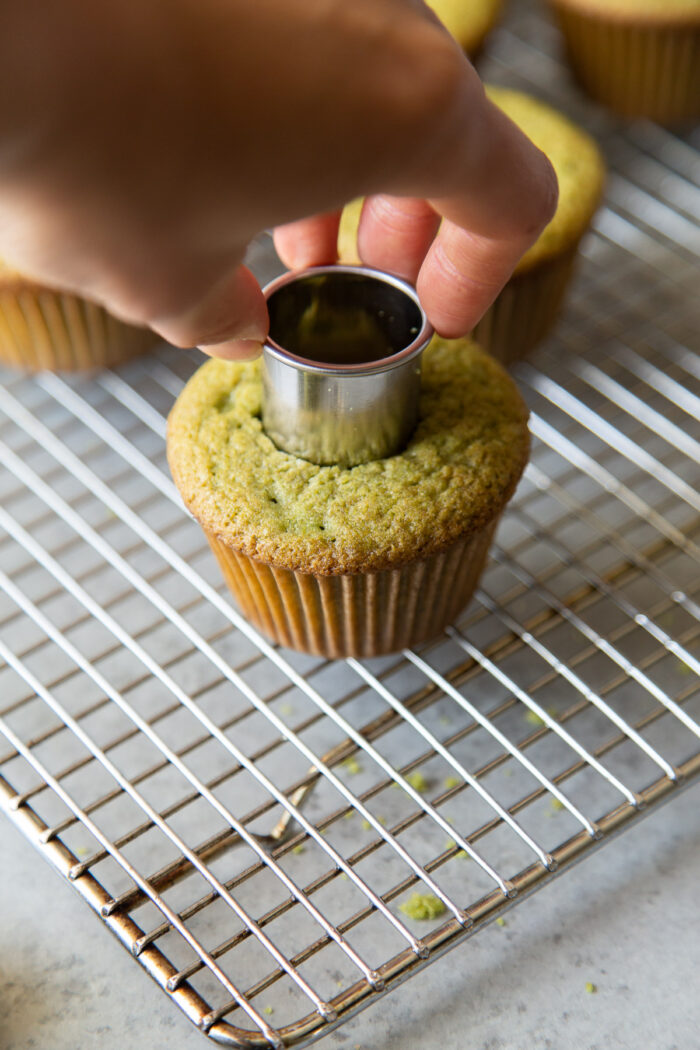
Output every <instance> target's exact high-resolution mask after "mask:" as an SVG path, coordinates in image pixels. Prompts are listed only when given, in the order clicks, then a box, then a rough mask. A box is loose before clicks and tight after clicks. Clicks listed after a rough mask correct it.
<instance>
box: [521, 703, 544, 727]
mask: <svg viewBox="0 0 700 1050" xmlns="http://www.w3.org/2000/svg"><path fill="white" fill-rule="evenodd" d="M525 721H526V722H529V724H530V725H531V726H543V725H544V718H540V716H539V715H538V714H537V712H536V711H531V710H530V708H529V707H528V709H527V711H526V712H525Z"/></svg>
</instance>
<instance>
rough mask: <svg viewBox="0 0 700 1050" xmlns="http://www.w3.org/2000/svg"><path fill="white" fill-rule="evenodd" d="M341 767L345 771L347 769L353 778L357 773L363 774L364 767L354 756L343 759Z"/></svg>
mask: <svg viewBox="0 0 700 1050" xmlns="http://www.w3.org/2000/svg"><path fill="white" fill-rule="evenodd" d="M341 765H342V766H343V768H344V769H347V771H348V773H349V774H350V776H351V777H354V776H355V775H356V774H357V773H361V772H362V766H361V765H360V763H359V762H358V761H357V759H356V758H355V756H354V755H348V757H347V758H345V759H343V761H342V763H341Z"/></svg>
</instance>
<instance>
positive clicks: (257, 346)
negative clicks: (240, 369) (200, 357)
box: [199, 339, 263, 361]
mask: <svg viewBox="0 0 700 1050" xmlns="http://www.w3.org/2000/svg"><path fill="white" fill-rule="evenodd" d="M262 348H263V345H262V342H261V340H260V339H227V340H226V342H225V343H212V344H210V345H209V346H200V348H199V349H200V350H203V351H204V353H205V354H209V356H210V357H220V358H222V359H223V360H225V361H253V360H254V359H255V358H256V357H260V354H261V353H262Z"/></svg>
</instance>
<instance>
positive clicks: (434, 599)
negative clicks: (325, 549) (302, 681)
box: [205, 519, 498, 658]
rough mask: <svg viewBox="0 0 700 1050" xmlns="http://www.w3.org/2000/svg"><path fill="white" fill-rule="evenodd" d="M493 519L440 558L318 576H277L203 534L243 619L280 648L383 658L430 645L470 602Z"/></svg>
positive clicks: (278, 573) (284, 573)
mask: <svg viewBox="0 0 700 1050" xmlns="http://www.w3.org/2000/svg"><path fill="white" fill-rule="evenodd" d="M497 520H498V519H495V520H494V521H493V522H491V523H490V524H489V525H488V526H486V528H484V529H481V530H480V531H479V532H478V533H474V534H472V535H471V536H469V537H468V538H467V539H465V540H461V541H459V542H457V543H455V544H453V545H452V546H451V547H449V548H448V549H447V550H445V551H443V552H441V553H440V554H435V555H432V556H430V557H427V558H424V559H421V560H417V561H415V562H411V563H410V564H408V565H404V566H401V567H400V568H397V569H388V570H385V571H382V572H374V573H366V574H361V573H358V574H346V575H338V576H315V575H312V574H310V573H304V572H293V571H291V570H289V569H278V568H274V567H272V566H271V565H267V564H265V563H263V562H260V561H256V560H254V559H253V558H249V557H248V556H247V555H245V554H240V553H239V552H238V551H235V550H233V548H232V547H230V546H228V544H226V543H223V542H222V541H221V540H220V539H219V538H218V537H217V536H215V535H213V534H212V533H211V532H208V531H207V530H205V533H206V536H207V539H208V540H209V543H210V545H211V548H212V550H213V551H214V554H215V555H216V557H217V559H218V561H219V565H220V566H221V569H222V571H223V574H224V577H225V579H226V582H227V583H228V585H229V588H230V589H231V592H232V594H233V596H234V598H235V599H236V601H237V603H238V604H239V606H240V608H241V611H242V612H243V614H244V616H245V617H246V618H247V619H248V620H249V621H250V622H251V623H252V624H253V625H254V626H255V627H257V628H258V629H259V630H260V631H262V632H263V634H265V635H267V636H268V637H269V638H271V639H272V640H273V641H275V642H279V643H280V644H281V645H285V646H288V647H289V648H291V649H299V650H301V651H302V652H307V653H313V654H315V655H317V656H326V657H332V658H337V657H343V656H358V657H370V656H380V655H381V654H383V653H393V652H398V651H399V650H401V649H404V648H407V647H410V646H413V645H417V644H418V643H419V642H422V641H425V640H426V639H428V638H431V637H433V636H434V635H435V634H437V633H438V632H439V631H440V630H441V629H442V628H443V627H445V626H446V625H447V624H448V623H450V622H451V621H452V620H453V619H454V618H455V616H457V614H458V613H459V612H460V611H461V610H462V609H463V608H464V606H465V605H466V604H467V602H468V601H469V599H470V597H471V596H472V594H473V592H474V589H475V587H476V585H477V582H478V580H479V576H480V575H481V571H482V569H483V567H484V563H485V561H486V556H487V553H488V549H489V544H490V543H491V538H492V536H493V532H494V529H495V527H496V524H497Z"/></svg>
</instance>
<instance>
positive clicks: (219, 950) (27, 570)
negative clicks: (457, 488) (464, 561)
mask: <svg viewBox="0 0 700 1050" xmlns="http://www.w3.org/2000/svg"><path fill="white" fill-rule="evenodd" d="M555 46H556V44H555V41H554V37H553V30H551V28H550V27H549V26H548V25H547V23H545V22H544V21H543V19H542V18H541V17H540V16H539V14H538V13H537V12H536V11H533V10H532V9H531V8H530V7H529V6H528V5H525V6H524V7H523V9H522V10H519V11H518V12H517V13H516V14H515V15H514V16H513V17H512V19H511V20H510V21H509V23H507V25H506V27H505V28H503V29H502V30H501V31H500V32H499V33H498V34H496V36H495V38H494V43H493V47H492V48H491V51H490V57H489V59H488V62H487V66H486V72H487V75H491V76H492V77H493V78H494V79H496V78H498V79H499V80H501V81H502V82H506V83H510V84H512V85H513V86H516V87H521V88H524V89H526V90H535V91H536V92H537V93H538V94H540V95H544V96H547V95H548V96H549V97H551V98H554V96H555V94H556V99H555V101H556V102H557V104H558V105H559V106H560V107H563V108H566V109H567V110H568V111H569V112H571V113H572V114H573V115H574V116H575V117H577V118H578V119H579V120H581V121H582V122H584V123H587V124H588V125H589V126H594V129H595V131H596V132H597V134H598V135H599V137H600V138H601V141H602V142H603V145H604V147H605V149H606V151H607V154H608V158H609V160H610V163H611V167H612V174H611V179H610V185H609V190H608V196H607V204H606V206H605V207H604V208H603V210H602V211H601V213H600V214H599V216H598V217H597V220H596V222H595V228H594V231H593V233H592V234H591V235H590V236H589V237H588V239H587V240H586V242H585V244H584V247H583V259H582V264H581V267H580V270H579V275H578V278H577V282H576V286H575V289H574V293H573V295H572V297H571V301H570V304H569V307H568V309H567V311H566V313H565V316H564V317H563V319H562V321H561V323H560V325H559V327H558V329H557V332H556V334H555V336H554V337H553V338H552V339H550V340H549V342H548V343H547V344H546V346H545V347H543V348H542V350H541V351H539V352H538V353H537V354H536V355H535V357H533V359H532V361H531V363H528V364H525V365H522V366H520V367H519V369H518V370H517V378H518V380H519V382H520V384H521V387H522V389H523V391H524V393H525V395H526V397H527V398H528V400H529V403H530V407H531V410H532V420H531V427H532V433H533V438H534V448H533V456H532V461H531V463H530V465H529V467H528V469H527V472H526V475H525V478H524V480H523V483H522V484H521V487H520V489H519V492H518V494H517V497H516V499H515V500H514V502H513V504H512V506H511V508H510V510H509V512H508V514H507V515H506V517H505V519H504V521H503V523H502V525H501V528H500V530H499V532H498V535H497V539H496V544H495V547H494V549H493V557H492V562H491V565H490V567H489V568H488V570H487V572H486V574H485V575H484V577H483V580H482V583H481V587H480V589H479V591H478V594H477V597H476V599H475V601H474V602H473V603H472V605H471V606H470V607H469V608H468V609H467V610H465V612H464V613H463V615H462V616H461V618H460V619H459V620H458V621H457V622H456V623H455V624H454V626H453V627H451V628H449V629H448V630H447V631H446V632H445V633H444V635H442V636H441V637H439V638H436V639H435V640H433V641H432V642H431V643H430V644H427V645H424V646H422V647H421V648H420V649H419V650H418V651H416V652H405V653H403V654H399V655H397V656H395V657H386V658H382V659H378V660H372V661H357V660H348V661H345V662H342V663H341V662H329V661H323V660H319V659H316V658H312V657H307V656H301V655H299V654H294V653H289V652H286V651H283V650H280V649H278V648H276V647H273V646H271V645H269V644H268V643H267V642H266V641H265V640H264V639H263V638H261V637H260V636H259V635H258V634H257V633H256V632H255V631H254V630H253V629H252V628H251V627H250V626H249V625H248V624H247V623H246V622H245V621H244V620H243V619H242V618H241V617H240V616H239V614H238V613H237V612H236V610H235V609H234V608H233V606H232V605H231V604H230V601H229V598H228V596H227V594H226V592H225V589H224V586H223V584H222V582H221V581H220V579H219V577H218V572H217V570H216V567H215V566H214V565H213V564H212V559H211V557H210V555H209V553H208V548H207V546H206V543H205V541H204V539H203V537H202V534H201V532H200V530H199V528H198V527H197V526H196V524H195V523H194V522H193V521H191V520H190V519H189V517H188V516H187V515H186V514H185V512H184V511H183V509H182V506H181V503H180V500H179V497H178V495H177V492H176V490H175V489H174V487H173V485H172V483H171V481H170V479H169V475H168V472H167V467H166V464H165V459H164V443H163V438H164V431H165V416H166V414H167V411H168V408H169V406H170V404H171V402H172V399H173V396H174V395H176V394H177V393H178V392H179V390H180V389H181V387H182V384H183V382H184V381H185V380H186V378H187V376H188V375H189V374H190V373H191V371H192V369H193V367H194V366H195V365H196V363H197V358H196V356H195V355H189V354H184V353H182V354H180V353H174V352H173V351H170V350H166V349H163V350H162V351H160V352H159V353H158V354H157V355H155V357H154V358H150V359H144V360H141V361H137V362H134V363H132V364H131V365H129V366H127V367H124V368H122V369H120V370H118V371H117V372H110V373H105V374H102V375H100V376H97V377H95V378H93V379H91V380H85V379H70V380H69V379H64V378H59V377H57V376H51V375H41V376H39V377H38V378H36V379H28V378H24V377H22V376H19V375H17V374H10V373H7V374H5V375H4V376H3V385H2V387H0V460H1V463H2V471H1V472H0V530H1V531H0V592H1V593H0V730H2V733H3V734H4V736H5V738H6V744H5V746H4V749H3V750H2V752H1V753H0V802H1V803H2V807H3V809H4V811H5V812H6V813H7V814H8V815H9V816H10V818H11V819H12V820H13V821H14V822H15V824H16V825H17V826H18V827H19V828H20V830H22V831H23V832H24V834H25V835H26V836H27V837H28V838H29V839H30V840H31V841H32V842H33V843H34V844H35V845H36V846H37V847H38V848H39V850H40V851H41V852H42V853H43V854H44V856H45V857H46V858H47V860H49V861H50V862H51V863H52V864H53V866H54V867H55V868H56V869H57V870H58V872H59V873H60V874H61V875H62V876H63V877H64V878H65V879H66V880H68V881H69V882H71V883H72V884H73V886H74V887H75V889H77V890H78V892H79V893H80V894H81V895H82V896H83V897H84V899H85V900H86V901H87V902H88V904H89V905H90V906H91V907H92V908H93V909H94V910H95V911H96V912H97V913H98V914H99V915H100V916H101V917H102V919H103V921H104V923H105V925H106V926H107V927H108V928H109V929H111V930H112V932H113V933H115V934H116V936H117V937H118V938H119V939H120V940H121V942H122V943H123V944H124V945H125V946H126V947H127V948H128V949H129V950H130V951H131V952H132V953H133V954H134V956H135V957H136V959H138V961H139V963H140V964H141V965H142V966H143V967H144V969H146V970H147V971H148V972H149V973H150V974H151V976H152V977H154V978H155V980H156V981H157V982H158V983H159V985H160V986H161V987H162V989H163V991H164V992H165V993H166V994H167V995H168V996H169V997H170V998H171V999H172V1000H173V1001H174V1002H175V1003H177V1005H178V1006H179V1007H180V1008H181V1009H182V1010H183V1011H184V1012H185V1013H186V1014H187V1015H188V1016H189V1017H190V1019H191V1020H192V1021H193V1022H194V1023H195V1024H197V1025H198V1026H199V1027H200V1028H201V1029H202V1031H203V1032H205V1033H207V1034H208V1035H209V1036H210V1037H211V1038H212V1039H214V1040H216V1041H218V1042H220V1043H222V1044H224V1045H230V1046H274V1047H281V1046H285V1045H302V1044H304V1043H307V1042H310V1041H312V1040H313V1039H315V1038H318V1037H320V1036H322V1035H324V1034H325V1033H326V1032H328V1031H330V1030H331V1029H332V1028H333V1027H335V1026H336V1025H338V1024H340V1023H342V1022H343V1021H344V1020H345V1019H346V1018H348V1017H349V1016H351V1015H352V1014H353V1013H354V1012H356V1011H357V1010H359V1009H362V1008H363V1007H365V1006H367V1005H369V1004H370V1003H371V1002H372V1001H374V1000H375V999H376V998H377V997H378V996H379V995H381V994H383V993H384V992H385V991H387V990H388V989H390V988H391V987H392V986H393V985H395V984H397V983H399V982H400V981H402V980H404V979H406V978H407V977H408V976H411V975H413V974H415V973H417V972H418V971H419V970H421V969H422V968H424V967H425V966H427V965H429V964H430V963H431V961H433V960H434V959H435V958H437V957H438V956H439V955H440V954H442V953H443V952H445V951H447V950H448V949H450V948H452V947H454V946H455V945H456V944H458V943H459V942H461V941H463V940H464V939H466V938H467V937H469V936H471V935H473V934H475V933H477V932H478V931H479V930H480V929H481V928H483V927H484V926H485V925H486V924H488V923H489V922H491V921H493V920H494V919H496V918H497V917H499V916H500V915H501V914H502V913H503V912H504V910H505V909H507V908H511V907H513V906H517V905H518V904H519V903H520V902H521V901H522V900H523V899H524V898H525V897H527V896H528V895H529V894H530V893H532V892H534V891H535V890H537V889H539V888H540V887H542V886H543V885H545V884H546V883H547V882H548V881H549V880H550V879H551V878H552V877H554V875H555V873H556V872H561V871H562V870H564V869H566V868H567V867H569V866H571V865H572V864H574V863H575V862H577V861H578V860H579V859H581V858H583V857H585V856H586V855H588V854H589V853H590V852H591V851H592V850H594V849H595V848H597V847H598V846H600V845H601V844H604V843H605V842H607V841H608V840H609V839H610V838H611V837H612V836H613V835H614V834H616V833H617V832H619V831H621V830H623V829H624V828H625V827H627V826H628V825H630V824H632V823H633V822H634V821H636V820H638V819H639V818H640V817H641V816H642V815H643V814H644V813H645V812H648V811H649V810H650V809H652V808H654V807H656V806H659V805H660V804H661V803H662V802H664V801H666V800H668V799H671V798H673V796H674V795H676V794H677V793H678V792H679V791H680V790H681V789H682V788H683V787H685V786H688V785H689V784H691V783H692V782H693V781H694V780H695V779H697V777H698V774H699V773H700V744H699V739H700V726H699V725H698V716H700V689H699V688H698V675H699V674H700V654H698V646H697V643H698V637H699V636H700V603H699V595H698V592H699V591H700V569H699V562H700V550H699V548H698V538H699V533H700V496H699V495H698V478H699V476H700V466H699V464H700V441H699V440H698V437H700V431H699V429H698V419H700V357H698V356H696V355H695V353H694V351H695V350H697V345H696V343H695V342H694V341H695V340H696V339H697V331H698V321H699V320H700V316H699V314H700V298H699V297H698V296H697V287H696V282H697V275H698V259H699V258H700V227H699V226H698V223H697V215H698V214H699V213H700V208H699V207H698V205H699V204H700V160H699V159H698V154H697V153H696V151H695V149H694V146H693V141H692V137H688V138H687V139H686V140H684V139H682V138H680V137H678V136H674V135H671V134H669V133H667V132H665V131H663V130H661V129H659V128H657V127H654V126H650V125H646V124H641V123H640V124H634V125H631V126H629V127H626V128H623V129H620V128H619V127H618V126H616V124H615V122H614V121H612V120H611V119H610V118H607V117H605V116H603V115H602V114H600V113H598V112H595V111H593V110H591V109H589V108H588V107H587V106H586V105H585V104H584V103H582V102H581V100H580V99H578V97H577V96H576V95H575V94H574V93H573V91H572V90H571V89H569V87H568V83H567V81H566V79H565V77H564V75H563V74H562V71H561V68H560V66H559V64H558V62H557V60H556V58H554V57H553V55H554V53H555V52H554V48H555ZM259 251H260V258H259V259H258V262H259V264H260V265H269V255H266V251H267V249H266V247H265V245H264V244H263V245H262V247H261V248H259ZM397 788H398V790H397ZM416 889H420V890H421V891H422V892H426V893H429V894H430V895H431V896H430V899H429V903H428V904H427V905H426V909H425V914H424V918H423V919H421V920H417V919H416V918H414V917H411V915H410V914H408V913H407V912H406V911H403V910H402V908H401V905H402V904H404V903H405V901H406V899H407V897H408V896H409V895H410V894H411V893H412V892H413V891H415V890H416ZM409 912H410V909H409Z"/></svg>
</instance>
